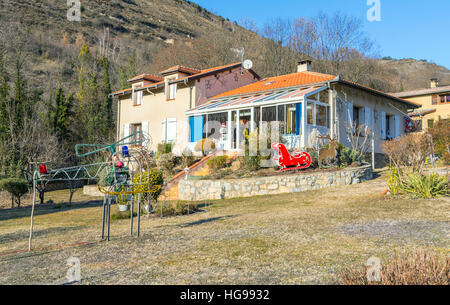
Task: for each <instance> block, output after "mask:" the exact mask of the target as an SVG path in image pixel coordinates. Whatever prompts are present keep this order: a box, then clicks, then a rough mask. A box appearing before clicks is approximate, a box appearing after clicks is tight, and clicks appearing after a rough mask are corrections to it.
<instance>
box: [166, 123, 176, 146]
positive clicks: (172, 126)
mask: <svg viewBox="0 0 450 305" xmlns="http://www.w3.org/2000/svg"><path fill="white" fill-rule="evenodd" d="M176 140H177V119H172V118H169V119H167V142H175V141H176Z"/></svg>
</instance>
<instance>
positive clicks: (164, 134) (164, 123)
mask: <svg viewBox="0 0 450 305" xmlns="http://www.w3.org/2000/svg"><path fill="white" fill-rule="evenodd" d="M162 141H163V143H166V142H167V119H165V120H164V121H162Z"/></svg>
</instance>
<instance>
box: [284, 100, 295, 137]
mask: <svg viewBox="0 0 450 305" xmlns="http://www.w3.org/2000/svg"><path fill="white" fill-rule="evenodd" d="M296 125H297V111H296V105H295V104H290V105H286V133H287V134H297V127H296Z"/></svg>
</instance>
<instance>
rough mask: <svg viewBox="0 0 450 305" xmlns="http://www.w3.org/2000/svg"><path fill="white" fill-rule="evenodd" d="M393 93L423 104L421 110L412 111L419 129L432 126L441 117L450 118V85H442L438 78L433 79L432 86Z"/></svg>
mask: <svg viewBox="0 0 450 305" xmlns="http://www.w3.org/2000/svg"><path fill="white" fill-rule="evenodd" d="M392 95H394V96H396V97H399V98H402V99H406V100H408V101H411V102H414V103H417V104H420V105H422V108H421V109H420V110H416V111H413V112H411V113H410V116H411V117H412V118H413V119H414V120H415V121H416V122H417V124H415V125H416V126H417V127H418V128H417V129H419V130H426V129H428V128H432V127H433V124H434V122H436V121H437V120H439V119H445V120H447V119H449V118H450V85H446V86H441V85H439V81H438V79H436V78H433V79H431V82H430V88H424V89H418V90H413V91H405V92H397V93H392Z"/></svg>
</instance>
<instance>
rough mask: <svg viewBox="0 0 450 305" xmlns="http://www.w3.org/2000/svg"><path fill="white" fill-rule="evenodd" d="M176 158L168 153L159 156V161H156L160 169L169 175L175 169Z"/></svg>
mask: <svg viewBox="0 0 450 305" xmlns="http://www.w3.org/2000/svg"><path fill="white" fill-rule="evenodd" d="M175 163H176V158H175V156H174V155H173V154H172V153H166V154H162V155H160V156H159V158H158V160H157V161H156V164H157V165H158V167H159V168H160V169H161V170H163V171H165V172H168V173H171V172H172V171H173V168H174V167H175Z"/></svg>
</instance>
